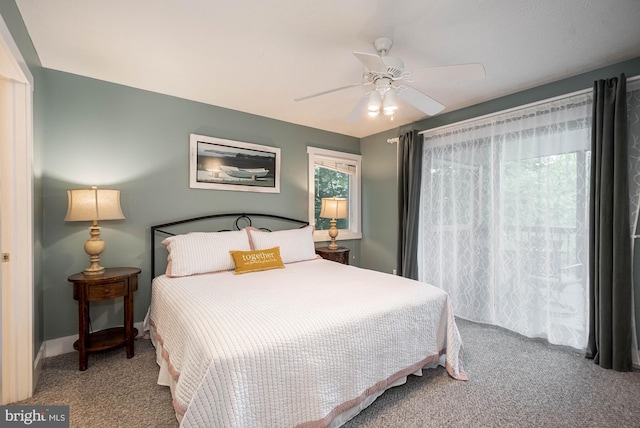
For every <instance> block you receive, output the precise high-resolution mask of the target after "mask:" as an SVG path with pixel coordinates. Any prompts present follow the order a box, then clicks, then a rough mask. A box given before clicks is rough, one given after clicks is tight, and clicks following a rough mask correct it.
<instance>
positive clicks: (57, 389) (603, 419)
mask: <svg viewBox="0 0 640 428" xmlns="http://www.w3.org/2000/svg"><path fill="white" fill-rule="evenodd" d="M458 326H459V328H460V333H461V335H462V338H463V342H464V350H465V351H464V352H465V366H466V370H467V373H468V374H469V377H470V380H469V381H468V382H462V381H456V380H453V379H451V378H450V377H449V376H448V375H447V373H446V372H445V371H444V369H442V368H438V369H435V370H430V371H428V372H427V373H426V374H425V375H424V376H422V377H415V376H410V377H409V381H408V382H407V384H405V385H402V386H399V387H397V388H392V389H391V390H389V391H387V392H386V393H385V394H383V395H382V396H381V397H380V398H378V399H377V400H376V401H375V402H374V403H373V405H372V406H371V407H369V408H368V409H366V410H365V411H364V412H362V413H361V414H360V415H358V416H357V417H356V418H354V419H353V420H351V421H350V422H348V423H347V424H346V425H345V427H346V428H356V427H367V428H395V427H398V428H422V427H456V428H458V427H474V428H475V427H594V428H595V427H598V428H600V427H637V426H640V372H632V373H618V372H613V371H610V370H604V369H601V368H600V367H598V366H596V365H595V364H593V363H592V362H591V361H590V360H587V359H585V358H584V357H583V356H582V354H581V353H579V352H577V351H574V350H571V349H567V348H562V347H557V346H550V345H548V344H546V343H545V342H544V341H541V340H532V339H527V338H524V337H522V336H519V335H517V334H514V333H510V332H508V331H505V330H503V329H500V328H496V327H491V326H485V325H481V324H475V323H471V322H468V321H464V320H458ZM157 375H158V366H157V364H156V363H155V353H154V349H153V346H152V345H151V343H150V341H149V340H143V339H141V340H137V341H136V355H135V357H134V358H132V359H130V360H127V359H126V357H125V351H124V349H123V348H121V349H117V350H112V351H108V352H104V353H99V354H91V355H90V356H89V368H88V370H87V371H85V372H80V371H78V359H77V354H76V353H70V354H65V355H60V356H57V357H53V358H49V359H47V360H46V362H45V368H44V371H43V374H42V377H41V379H40V383H39V385H38V387H37V390H36V393H35V395H34V397H32V398H31V399H29V400H26V401H23V402H21V403H17V404H38V405H40V404H42V405H54V404H68V405H70V414H71V426H72V427H87V428H101V427H156V428H164V427H167V428H169V427H177V426H178V424H177V422H176V419H175V416H174V414H173V408H172V405H171V395H170V393H169V389H168V388H166V387H161V386H158V385H156V378H157ZM203 428H205V427H203ZM274 428H282V427H274Z"/></svg>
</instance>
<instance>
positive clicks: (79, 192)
mask: <svg viewBox="0 0 640 428" xmlns="http://www.w3.org/2000/svg"><path fill="white" fill-rule="evenodd" d="M67 198H68V208H67V216H66V217H65V219H64V220H65V221H91V222H93V224H92V225H91V227H89V234H90V235H91V238H89V240H87V242H85V244H84V250H85V251H86V253H87V254H88V255H89V261H90V262H91V265H90V266H89V267H88V268H86V269H85V270H84V271H82V273H84V274H85V275H102V274H104V267H102V266H100V254H102V252H103V251H104V241H103V240H102V239H100V227H99V226H98V220H121V219H123V218H124V215H123V214H122V209H121V208H120V191H119V190H112V189H98V188H97V187H96V186H92V187H91V188H90V189H73V190H67Z"/></svg>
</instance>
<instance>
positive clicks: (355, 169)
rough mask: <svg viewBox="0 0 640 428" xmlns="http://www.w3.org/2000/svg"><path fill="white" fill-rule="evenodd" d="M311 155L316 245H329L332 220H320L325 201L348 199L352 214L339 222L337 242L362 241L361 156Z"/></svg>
mask: <svg viewBox="0 0 640 428" xmlns="http://www.w3.org/2000/svg"><path fill="white" fill-rule="evenodd" d="M307 154H308V155H309V223H310V224H313V225H315V232H314V236H313V238H314V241H327V240H328V235H327V232H326V230H328V229H329V227H330V224H329V223H330V221H331V219H327V218H322V217H320V208H321V207H322V198H332V197H334V196H335V197H338V198H347V200H348V201H349V213H348V217H347V218H345V219H338V220H337V227H338V229H339V231H340V232H339V234H338V238H337V240H345V239H359V238H361V237H362V234H361V232H360V161H361V156H360V155H354V154H350V153H344V152H338V151H334V150H325V149H319V148H316V147H307Z"/></svg>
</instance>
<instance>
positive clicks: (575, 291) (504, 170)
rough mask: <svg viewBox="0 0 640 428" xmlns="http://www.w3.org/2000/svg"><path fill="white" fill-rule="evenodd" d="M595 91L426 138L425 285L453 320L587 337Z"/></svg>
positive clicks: (570, 338) (581, 342) (568, 338)
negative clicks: (449, 304)
mask: <svg viewBox="0 0 640 428" xmlns="http://www.w3.org/2000/svg"><path fill="white" fill-rule="evenodd" d="M590 126H591V99H590V94H584V95H578V96H574V97H568V98H564V99H561V100H556V101H552V102H548V103H544V104H538V105H536V106H533V107H528V108H526V109H521V110H518V111H512V112H510V113H505V114H500V115H496V116H492V117H489V118H485V119H480V120H476V121H471V122H466V123H462V124H459V125H455V126H452V127H448V128H445V129H440V130H435V131H432V132H428V133H425V134H424V139H425V140H424V153H423V156H424V157H423V178H422V195H421V210H422V212H421V219H422V221H421V228H420V234H421V239H420V242H421V246H420V249H419V260H420V267H419V274H420V279H421V280H422V281H425V282H428V283H432V284H434V285H437V286H439V287H441V288H443V289H444V290H445V291H447V292H448V293H449V294H450V295H451V297H452V300H453V303H454V308H455V310H456V313H457V314H458V315H459V316H461V317H463V318H466V319H470V320H473V321H478V322H485V323H490V324H495V325H499V326H503V327H505V328H508V329H510V330H513V331H516V332H519V333H521V334H524V335H526V336H529V337H544V338H547V339H548V340H549V341H550V342H552V343H558V344H563V345H569V346H573V347H576V348H583V347H584V346H585V345H586V340H587V308H588V301H587V293H586V288H587V287H586V282H587V276H588V274H587V272H588V263H587V254H588V247H587V245H588V243H587V239H586V237H587V225H588V221H587V219H588V217H587V216H588V203H587V202H588V194H589V189H588V183H589V177H588V174H589V156H590V154H589V149H590V141H591V140H590Z"/></svg>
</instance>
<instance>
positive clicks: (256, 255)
mask: <svg viewBox="0 0 640 428" xmlns="http://www.w3.org/2000/svg"><path fill="white" fill-rule="evenodd" d="M229 252H230V253H231V257H232V258H233V262H234V263H235V265H236V270H235V273H236V274H240V273H247V272H257V271H260V270H267V269H278V268H284V263H282V258H281V257H280V247H273V248H269V249H266V250H255V251H229Z"/></svg>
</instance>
